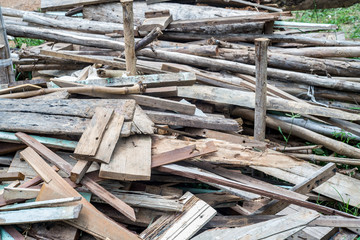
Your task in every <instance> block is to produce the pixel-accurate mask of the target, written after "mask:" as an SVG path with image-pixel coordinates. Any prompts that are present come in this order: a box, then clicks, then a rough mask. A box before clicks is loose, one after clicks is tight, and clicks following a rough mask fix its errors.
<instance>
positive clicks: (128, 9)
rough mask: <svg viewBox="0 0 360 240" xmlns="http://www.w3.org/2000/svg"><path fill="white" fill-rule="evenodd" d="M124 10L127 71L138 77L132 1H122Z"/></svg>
mask: <svg viewBox="0 0 360 240" xmlns="http://www.w3.org/2000/svg"><path fill="white" fill-rule="evenodd" d="M120 2H121V5H122V8H123V19H124V41H125V59H126V71H128V72H129V73H130V75H136V56H135V39H134V12H133V1H132V0H120Z"/></svg>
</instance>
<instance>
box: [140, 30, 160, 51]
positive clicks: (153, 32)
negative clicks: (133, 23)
mask: <svg viewBox="0 0 360 240" xmlns="http://www.w3.org/2000/svg"><path fill="white" fill-rule="evenodd" d="M162 34H163V33H162V32H161V29H160V28H159V27H157V28H154V29H153V30H151V32H149V33H148V34H147V35H146V36H145V37H144V38H143V39H141V40H139V41H137V42H136V44H135V51H139V50H141V49H143V48H144V47H146V46H147V45H149V44H150V43H152V42H153V41H155V40H156V39H157V38H158V37H160V36H161V35H162Z"/></svg>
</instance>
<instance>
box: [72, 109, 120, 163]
mask: <svg viewBox="0 0 360 240" xmlns="http://www.w3.org/2000/svg"><path fill="white" fill-rule="evenodd" d="M113 112H114V109H108V108H96V110H95V114H94V116H93V117H92V119H91V121H90V123H89V125H88V126H87V128H86V130H85V132H84V133H83V134H82V136H81V138H80V140H79V142H78V144H77V146H76V148H75V151H74V154H75V155H83V156H95V154H96V152H97V150H98V148H99V146H100V143H101V140H102V137H103V134H104V132H105V128H106V126H107V125H108V122H109V121H110V118H111V117H112V115H113Z"/></svg>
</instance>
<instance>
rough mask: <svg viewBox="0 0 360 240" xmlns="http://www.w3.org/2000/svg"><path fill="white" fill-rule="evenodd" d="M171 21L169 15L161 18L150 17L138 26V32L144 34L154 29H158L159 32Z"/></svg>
mask: <svg viewBox="0 0 360 240" xmlns="http://www.w3.org/2000/svg"><path fill="white" fill-rule="evenodd" d="M172 21H173V18H172V16H171V15H169V16H163V17H152V18H146V19H145V20H144V22H143V23H142V24H141V25H140V26H138V30H139V31H144V32H150V31H151V30H153V29H154V28H157V27H158V28H160V29H161V30H164V29H165V28H167V27H168V26H169V24H170V23H171V22H172Z"/></svg>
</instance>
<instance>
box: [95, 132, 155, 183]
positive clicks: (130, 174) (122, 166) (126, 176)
mask: <svg viewBox="0 0 360 240" xmlns="http://www.w3.org/2000/svg"><path fill="white" fill-rule="evenodd" d="M150 174H151V137H150V136H144V135H135V136H131V137H128V138H125V139H123V138H120V139H119V141H118V143H117V145H116V147H115V150H114V153H113V155H112V158H111V160H110V163H109V164H101V167H100V173H99V176H100V177H102V178H108V179H117V180H131V181H135V180H150Z"/></svg>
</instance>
